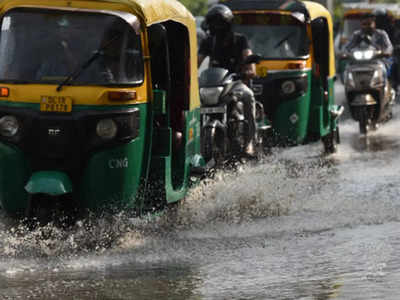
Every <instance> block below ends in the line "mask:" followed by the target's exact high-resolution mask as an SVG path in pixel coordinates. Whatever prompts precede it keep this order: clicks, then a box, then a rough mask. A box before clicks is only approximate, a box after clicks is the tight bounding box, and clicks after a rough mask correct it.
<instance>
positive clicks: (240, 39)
mask: <svg viewBox="0 0 400 300" xmlns="http://www.w3.org/2000/svg"><path fill="white" fill-rule="evenodd" d="M232 21H233V13H232V11H231V10H230V9H229V7H227V6H226V5H223V4H216V5H214V6H212V7H211V8H210V10H209V11H208V12H207V14H206V16H205V21H204V22H205V23H204V24H203V25H204V26H203V27H204V28H206V29H207V31H208V33H209V34H208V36H207V37H206V38H205V39H203V40H202V41H201V43H200V47H199V51H198V66H200V65H201V64H202V62H203V60H204V59H205V58H206V57H207V56H208V57H209V60H210V62H209V66H210V67H220V68H224V69H227V70H229V72H232V73H238V74H242V75H243V76H244V78H243V82H245V83H246V84H248V82H249V80H250V79H251V78H254V77H255V74H256V72H255V64H254V63H253V64H247V65H246V64H243V62H244V60H245V59H246V57H248V56H249V55H251V54H252V51H251V49H250V46H249V42H248V40H247V38H246V37H245V36H244V35H242V34H239V33H236V32H233V31H232ZM232 93H233V96H239V97H240V100H241V101H243V103H244V114H245V118H246V120H247V121H248V123H249V131H250V136H251V137H253V138H252V139H251V141H250V143H249V145H248V147H247V149H246V153H247V154H248V155H250V156H253V155H254V154H255V149H254V142H255V141H254V140H255V138H256V121H255V114H256V112H255V111H256V108H255V98H254V94H253V91H252V90H251V89H250V88H248V87H247V86H246V85H240V87H239V88H237V89H235V88H233V89H232ZM227 99H229V96H228V97H227Z"/></svg>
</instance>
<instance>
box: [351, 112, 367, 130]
mask: <svg viewBox="0 0 400 300" xmlns="http://www.w3.org/2000/svg"><path fill="white" fill-rule="evenodd" d="M354 112H355V117H356V120H358V127H359V130H360V134H367V132H368V110H367V108H366V107H357V108H355V111H354Z"/></svg>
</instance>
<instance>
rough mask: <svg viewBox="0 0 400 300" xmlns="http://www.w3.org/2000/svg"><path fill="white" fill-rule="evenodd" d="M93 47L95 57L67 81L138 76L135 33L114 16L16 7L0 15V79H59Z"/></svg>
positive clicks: (116, 81)
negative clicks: (77, 74)
mask: <svg viewBox="0 0 400 300" xmlns="http://www.w3.org/2000/svg"><path fill="white" fill-rule="evenodd" d="M96 51H97V52H96ZM95 53H98V54H97V55H96V59H95V60H93V61H92V63H90V65H88V66H87V68H85V69H84V70H83V71H82V72H81V73H80V74H79V76H77V77H76V78H74V80H72V81H71V82H69V83H68V84H72V85H89V84H90V85H137V84H141V83H142V82H143V77H144V63H143V55H142V49H141V36H140V33H137V32H136V31H135V30H134V29H133V28H132V27H131V26H130V25H129V24H128V23H126V22H125V21H124V20H123V19H122V18H120V17H118V16H115V15H109V14H104V13H92V12H79V11H58V10H51V9H33V8H16V9H13V10H10V11H9V12H7V13H6V14H5V15H4V16H3V18H2V20H1V32H0V81H3V82H15V83H22V82H24V83H26V82H32V83H59V82H60V81H63V80H64V79H65V78H67V77H68V75H70V74H71V73H72V72H75V71H76V70H77V69H79V68H80V67H81V66H83V65H84V64H85V62H87V61H88V59H90V58H91V57H92V56H93V55H94V54H95Z"/></svg>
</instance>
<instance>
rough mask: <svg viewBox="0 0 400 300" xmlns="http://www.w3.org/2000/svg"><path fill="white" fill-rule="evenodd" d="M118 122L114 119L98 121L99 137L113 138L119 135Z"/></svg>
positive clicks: (97, 131) (97, 130)
mask: <svg viewBox="0 0 400 300" xmlns="http://www.w3.org/2000/svg"><path fill="white" fill-rule="evenodd" d="M117 131H118V128H117V124H115V122H114V120H113V119H103V120H100V121H99V122H98V123H97V126H96V133H97V135H98V136H99V137H101V138H103V139H106V140H111V139H113V138H114V137H115V136H116V135H117Z"/></svg>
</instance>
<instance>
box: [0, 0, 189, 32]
mask: <svg viewBox="0 0 400 300" xmlns="http://www.w3.org/2000/svg"><path fill="white" fill-rule="evenodd" d="M96 2H97V3H98V9H105V8H104V6H105V5H106V4H107V3H114V4H121V6H125V7H126V8H127V10H129V11H130V12H131V13H134V14H135V15H137V16H138V17H140V18H141V19H142V21H143V22H144V24H145V25H146V26H149V25H152V24H155V23H160V22H163V21H166V20H175V21H177V22H179V23H183V24H189V23H192V22H193V24H194V17H193V16H192V14H191V13H190V12H189V11H188V10H187V9H186V7H185V6H184V5H183V4H182V3H180V2H179V1H177V0H86V1H74V0H71V1H64V0H61V1H54V0H1V1H0V7H1V8H2V9H4V7H14V6H25V5H26V6H48V7H50V6H52V7H54V6H60V7H67V6H71V7H80V6H85V4H84V3H90V4H91V5H90V6H92V7H93V3H96ZM102 4H104V6H102ZM194 26H195V24H194Z"/></svg>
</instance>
